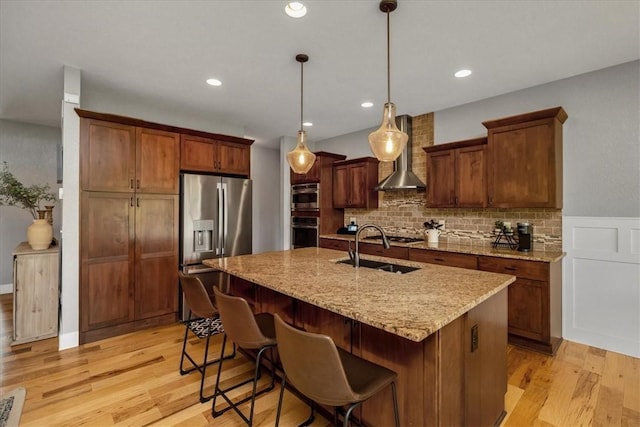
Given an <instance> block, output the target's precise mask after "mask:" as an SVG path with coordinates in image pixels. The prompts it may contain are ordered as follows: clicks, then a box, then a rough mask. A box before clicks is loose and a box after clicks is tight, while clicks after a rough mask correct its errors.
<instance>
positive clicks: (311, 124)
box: [302, 122, 313, 127]
mask: <svg viewBox="0 0 640 427" xmlns="http://www.w3.org/2000/svg"><path fill="white" fill-rule="evenodd" d="M302 126H307V127H309V126H313V123H311V122H304V123H303V124H302Z"/></svg>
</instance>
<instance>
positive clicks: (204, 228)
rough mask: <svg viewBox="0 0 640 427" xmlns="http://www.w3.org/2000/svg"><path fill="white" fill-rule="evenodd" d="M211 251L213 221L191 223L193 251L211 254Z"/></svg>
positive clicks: (201, 220) (202, 220) (204, 220)
mask: <svg viewBox="0 0 640 427" xmlns="http://www.w3.org/2000/svg"><path fill="white" fill-rule="evenodd" d="M212 250H213V220H212V219H199V220H195V221H193V251H194V252H211V251H212Z"/></svg>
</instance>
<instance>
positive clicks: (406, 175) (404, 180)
mask: <svg viewBox="0 0 640 427" xmlns="http://www.w3.org/2000/svg"><path fill="white" fill-rule="evenodd" d="M396 123H397V125H398V128H399V129H400V130H401V131H402V132H405V133H406V134H407V135H409V141H407V145H406V147H404V150H402V153H401V154H400V156H398V158H397V159H396V160H395V161H394V162H393V172H392V173H391V175H389V176H388V177H386V178H385V179H383V180H382V181H380V183H379V184H378V185H377V186H376V187H375V189H376V190H377V191H394V190H424V189H425V188H426V186H425V185H424V183H423V182H422V181H420V179H419V178H418V177H417V176H416V175H415V174H414V173H413V172H412V171H411V151H412V147H413V136H412V135H411V116H409V115H406V114H405V115H402V116H398V117H396Z"/></svg>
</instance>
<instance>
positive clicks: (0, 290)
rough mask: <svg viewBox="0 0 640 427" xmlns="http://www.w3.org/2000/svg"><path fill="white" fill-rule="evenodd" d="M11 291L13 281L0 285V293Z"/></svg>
mask: <svg viewBox="0 0 640 427" xmlns="http://www.w3.org/2000/svg"><path fill="white" fill-rule="evenodd" d="M11 293H13V283H7V284H6V285H0V295H4V294H11Z"/></svg>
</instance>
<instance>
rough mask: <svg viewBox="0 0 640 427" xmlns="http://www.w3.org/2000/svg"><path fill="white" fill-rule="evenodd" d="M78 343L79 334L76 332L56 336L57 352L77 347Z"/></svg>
mask: <svg viewBox="0 0 640 427" xmlns="http://www.w3.org/2000/svg"><path fill="white" fill-rule="evenodd" d="M79 343H80V332H78V331H75V332H69V333H66V334H60V335H58V351H62V350H66V349H68V348H73V347H78V345H79Z"/></svg>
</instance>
